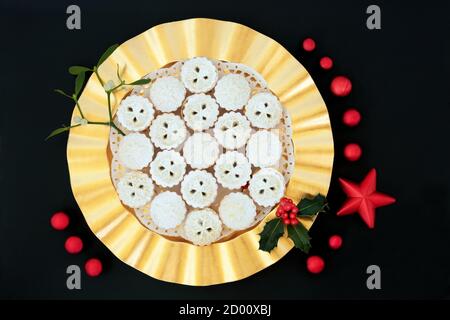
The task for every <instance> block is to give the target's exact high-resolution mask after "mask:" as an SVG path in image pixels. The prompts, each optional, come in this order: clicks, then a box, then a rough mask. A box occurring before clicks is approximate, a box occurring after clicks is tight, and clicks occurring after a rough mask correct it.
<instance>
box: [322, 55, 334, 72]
mask: <svg viewBox="0 0 450 320" xmlns="http://www.w3.org/2000/svg"><path fill="white" fill-rule="evenodd" d="M319 64H320V67H321V68H322V69H324V70H330V69H331V68H333V60H331V58H330V57H323V58H322V59H320V62H319Z"/></svg>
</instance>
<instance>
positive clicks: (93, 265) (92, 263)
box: [84, 258, 103, 277]
mask: <svg viewBox="0 0 450 320" xmlns="http://www.w3.org/2000/svg"><path fill="white" fill-rule="evenodd" d="M84 270H85V271H86V274H87V275H88V276H90V277H97V276H99V275H100V274H101V273H102V271H103V265H102V262H101V261H100V260H99V259H97V258H91V259H89V260H88V261H86V264H85V265H84Z"/></svg>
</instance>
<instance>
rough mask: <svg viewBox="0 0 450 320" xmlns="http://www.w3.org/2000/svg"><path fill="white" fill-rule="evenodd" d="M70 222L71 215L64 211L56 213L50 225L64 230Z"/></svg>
mask: <svg viewBox="0 0 450 320" xmlns="http://www.w3.org/2000/svg"><path fill="white" fill-rule="evenodd" d="M69 222H70V219H69V216H68V215H67V214H66V213H65V212H62V211H59V212H56V213H54V214H53V215H52V217H51V219H50V225H51V226H52V227H53V229H55V230H64V229H65V228H67V226H68V225H69Z"/></svg>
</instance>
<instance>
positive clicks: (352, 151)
mask: <svg viewBox="0 0 450 320" xmlns="http://www.w3.org/2000/svg"><path fill="white" fill-rule="evenodd" d="M361 154H362V150H361V147H360V146H359V145H358V144H356V143H349V144H348V145H346V146H345V148H344V156H345V158H346V159H347V160H348V161H356V160H358V159H359V158H361Z"/></svg>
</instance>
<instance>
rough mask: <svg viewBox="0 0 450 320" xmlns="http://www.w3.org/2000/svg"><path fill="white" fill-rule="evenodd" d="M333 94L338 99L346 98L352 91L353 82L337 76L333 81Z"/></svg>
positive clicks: (331, 87)
mask: <svg viewBox="0 0 450 320" xmlns="http://www.w3.org/2000/svg"><path fill="white" fill-rule="evenodd" d="M330 89H331V92H333V94H334V95H335V96H338V97H346V96H348V95H349V94H350V92H351V91H352V82H351V81H350V79H349V78H347V77H344V76H337V77H335V78H334V79H333V80H332V81H331V85H330Z"/></svg>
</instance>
